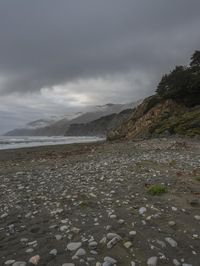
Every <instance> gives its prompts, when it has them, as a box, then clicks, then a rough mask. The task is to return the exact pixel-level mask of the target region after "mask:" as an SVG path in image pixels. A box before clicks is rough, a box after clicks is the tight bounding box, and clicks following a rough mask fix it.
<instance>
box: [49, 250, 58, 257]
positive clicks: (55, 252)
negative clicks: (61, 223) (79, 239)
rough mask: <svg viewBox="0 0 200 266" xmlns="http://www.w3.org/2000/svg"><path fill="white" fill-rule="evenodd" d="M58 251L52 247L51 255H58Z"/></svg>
mask: <svg viewBox="0 0 200 266" xmlns="http://www.w3.org/2000/svg"><path fill="white" fill-rule="evenodd" d="M57 253H58V251H57V249H52V250H51V251H50V252H49V254H50V255H53V256H56V255H57Z"/></svg>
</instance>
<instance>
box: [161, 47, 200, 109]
mask: <svg viewBox="0 0 200 266" xmlns="http://www.w3.org/2000/svg"><path fill="white" fill-rule="evenodd" d="M156 92H157V94H158V95H159V96H160V97H161V98H162V99H173V100H175V101H176V102H178V103H180V104H184V105H185V106H187V107H193V106H196V105H200V51H195V53H194V54H193V55H192V57H191V60H190V63H189V65H188V66H176V67H175V69H174V70H172V71H171V72H170V73H169V74H166V75H164V76H163V77H162V79H161V81H160V83H159V84H158V87H157V90H156Z"/></svg>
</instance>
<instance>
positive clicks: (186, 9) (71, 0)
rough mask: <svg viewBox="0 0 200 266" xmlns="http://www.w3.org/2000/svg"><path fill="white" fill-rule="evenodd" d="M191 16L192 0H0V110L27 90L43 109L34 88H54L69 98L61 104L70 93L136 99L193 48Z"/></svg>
mask: <svg viewBox="0 0 200 266" xmlns="http://www.w3.org/2000/svg"><path fill="white" fill-rule="evenodd" d="M199 10H200V2H199V1H197V0H190V1H188V0H168V1H166V0H148V1H147V0H140V1H139V0H123V1H121V0H109V1H108V0H101V1H99V0H84V1H82V0H67V1H66V0H57V1H55V0H34V1H27V0H18V1H12V0H0V94H1V99H0V104H1V102H3V101H4V97H7V96H6V95H12V94H13V93H16V92H18V93H22V94H25V93H30V92H31V93H32V94H37V95H38V96H39V97H40V98H41V100H42V99H43V100H44V102H46V103H47V102H48V103H49V106H50V104H51V103H52V102H49V101H47V98H45V97H46V96H45V97H44V95H43V94H42V93H41V90H42V89H44V88H48V93H49V95H51V94H52V93H53V92H55V90H54V87H55V86H60V87H62V88H63V94H66V93H68V94H69V99H68V100H67V99H66V106H67V105H68V104H69V105H70V102H71V98H70V97H72V98H73V97H74V94H78V95H80V94H84V95H85V96H87V97H89V98H91V100H93V102H94V103H96V102H98V101H99V102H101V103H102V102H107V101H108V100H109V101H111V100H112V98H113V101H115V102H120V101H128V100H129V99H130V97H132V99H133V100H134V99H138V98H141V97H144V96H145V95H148V94H150V93H152V92H153V90H154V88H155V86H156V84H157V82H158V80H159V79H160V77H161V75H162V74H164V73H165V72H166V71H169V70H170V69H171V68H172V67H174V65H175V64H185V63H186V62H187V61H188V58H189V57H190V55H191V54H192V53H193V51H194V50H195V49H199V47H200V31H199V27H200V16H199ZM131 75H132V76H131ZM99 79H101V80H104V81H105V82H104V83H102V86H101V87H100V86H96V87H95V85H94V84H95V80H96V81H97V83H98V80H99ZM126 79H127V80H126ZM91 80H92V82H91V83H90V81H91ZM117 80H119V82H120V84H121V87H117V88H116V89H115V88H114V87H113V86H114V85H115V82H116V81H117ZM112 81H113V86H112ZM122 81H124V83H123V82H122ZM88 82H89V84H90V86H88V87H86V86H85V85H86V84H88ZM106 82H107V83H106ZM71 83H73V84H75V85H74V86H71V85H69V84H71ZM77 84H78V85H79V86H77ZM106 84H107V85H106ZM108 85H109V86H110V89H109V88H108ZM66 88H67V89H66ZM95 88H96V89H95ZM122 92H123V93H122ZM30 95H31V94H30ZM30 95H29V96H30ZM52 95H53V96H54V94H52ZM13 97H16V96H13ZM18 97H20V96H18ZM30 97H31V96H30ZM30 99H31V98H30ZM35 99H36V98H35V97H33V98H32V101H33V102H34V101H35ZM34 103H35V104H36V102H34ZM77 105H78V103H77ZM53 107H54V105H52V108H53ZM27 108H28V107H27ZM48 108H49V107H48Z"/></svg>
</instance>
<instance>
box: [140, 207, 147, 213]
mask: <svg viewBox="0 0 200 266" xmlns="http://www.w3.org/2000/svg"><path fill="white" fill-rule="evenodd" d="M146 211H147V209H146V208H145V207H141V208H140V209H139V214H144V213H145V212H146Z"/></svg>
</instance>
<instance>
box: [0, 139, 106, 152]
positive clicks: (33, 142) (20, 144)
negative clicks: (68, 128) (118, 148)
mask: <svg viewBox="0 0 200 266" xmlns="http://www.w3.org/2000/svg"><path fill="white" fill-rule="evenodd" d="M100 140H103V138H98V137H58V136H56V137H30V136H28V137H24V136H23V137H4V136H0V150H5V149H19V148H26V147H39V146H48V145H59V144H70V143H87V142H93V141H100Z"/></svg>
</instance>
